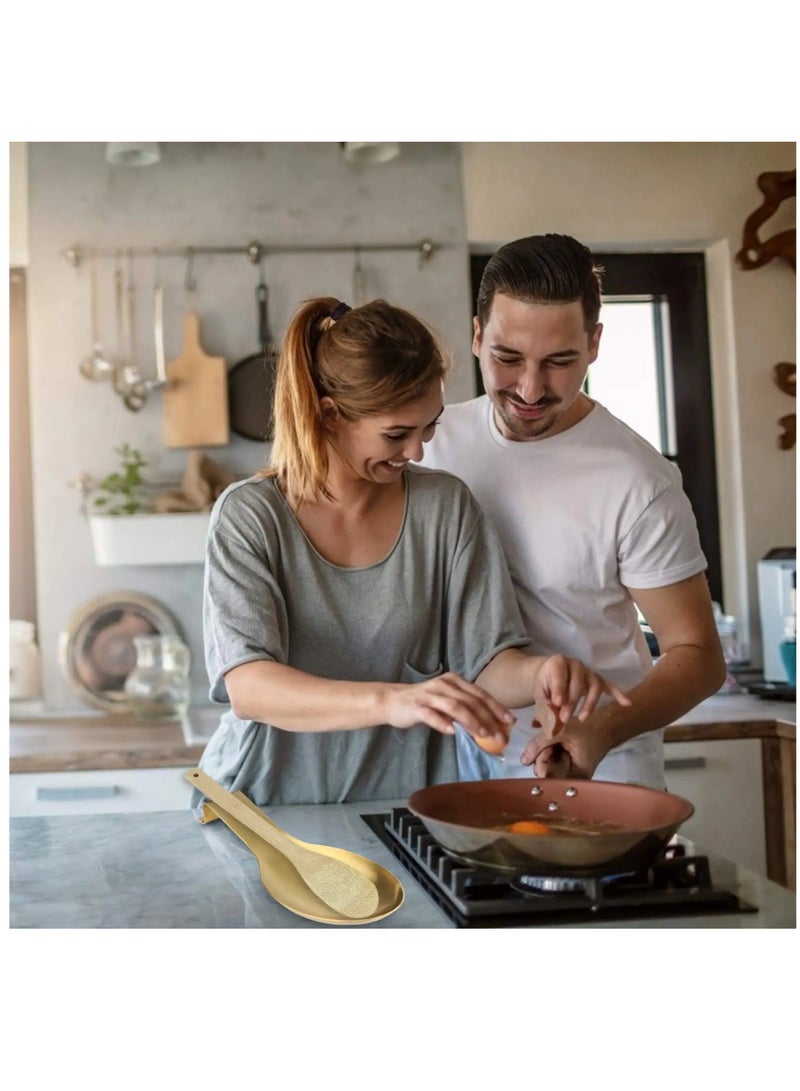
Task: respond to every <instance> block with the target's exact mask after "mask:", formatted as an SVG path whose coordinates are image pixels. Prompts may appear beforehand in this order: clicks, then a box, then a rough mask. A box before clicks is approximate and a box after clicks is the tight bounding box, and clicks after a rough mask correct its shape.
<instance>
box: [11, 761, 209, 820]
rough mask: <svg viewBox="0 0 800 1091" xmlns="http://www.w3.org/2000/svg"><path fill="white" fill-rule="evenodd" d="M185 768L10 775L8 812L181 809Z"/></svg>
mask: <svg viewBox="0 0 800 1091" xmlns="http://www.w3.org/2000/svg"><path fill="white" fill-rule="evenodd" d="M189 768H192V767H191V766H188V765H187V766H184V767H180V768H179V767H175V768H167V769H88V770H81V771H78V772H72V771H70V772H63V773H13V774H12V775H11V777H10V778H9V811H10V813H11V815H12V816H16V817H21V816H32V815H78V814H80V815H85V814H120V813H124V812H135V811H179V810H186V809H187V808H188V806H189V797H190V794H191V786H190V785H189V783H188V782H187V781H185V780H184V779H183V774H184V773H185V772H186V770H187V769H189Z"/></svg>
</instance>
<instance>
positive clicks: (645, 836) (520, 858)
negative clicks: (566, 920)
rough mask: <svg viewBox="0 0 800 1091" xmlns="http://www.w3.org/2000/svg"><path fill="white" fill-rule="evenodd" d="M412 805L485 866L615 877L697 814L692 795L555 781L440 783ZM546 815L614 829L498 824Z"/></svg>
mask: <svg viewBox="0 0 800 1091" xmlns="http://www.w3.org/2000/svg"><path fill="white" fill-rule="evenodd" d="M408 807H409V810H410V811H412V813H413V814H415V815H417V817H418V818H420V819H421V820H422V821H423V822H424V824H425V826H426V827H427V829H428V831H429V832H430V833H431V834H432V836H433V837H434V838H435V839H436V840H437V841H438V842H439V844H440V845H441V846H442V847H443V848H444V849H445V850H446V851H447V852H448V853H449V854H450V855H451V856H455V857H456V858H458V859H461V860H465V861H467V862H468V863H470V864H474V865H477V866H479V867H487V868H490V869H497V870H500V871H505V872H516V873H521V872H528V873H532V874H540V875H541V874H546V875H559V874H562V875H563V874H570V875H588V874H592V875H603V874H605V875H610V874H614V873H616V872H621V871H631V870H635V869H638V868H642V867H645V866H647V865H648V864H650V863H651V862H652V861H653V860H654V859H655V857H656V856H657V855H658V854H659V853H660V852H661V850H662V849H663V848H664V846H665V845H666V844H667V842H668V841H669V839H670V838H671V837H672V835H673V834H674V833H675V831H676V830H677V829H678V827H679V826H680V825H681V824H682V823H683V822H685V821H686V820H687V819H688V818H690V817H691V815H692V814H693V813H694V807H693V806H692V804H691V803H689V801H688V800H686V799H682V798H681V797H680V796H676V795H672V794H671V793H669V792H659V791H656V790H655V789H653V788H642V787H639V786H638V785H634V784H615V783H611V782H610V781H601V780H572V779H563V780H562V779H558V780H551V779H549V778H548V779H533V778H532V779H530V780H529V779H528V778H524V779H520V778H514V779H509V780H475V781H460V782H458V783H453V784H435V785H433V786H431V787H429V788H421V789H420V790H419V791H416V792H414V793H413V794H412V795H411V796H410V797H409V800H408ZM542 816H548V817H551V818H552V817H554V816H557V817H567V818H574V819H577V820H583V821H588V822H590V823H592V824H598V823H608V824H609V826H610V827H613V828H609V830H608V832H592V833H576V832H570V833H568V834H558V833H554V832H550V833H547V834H536V833H510V832H504V831H502V830H498V829H492V828H491V827H492V826H499V825H502V824H503V823H504V822H509V823H510V822H513V821H516V820H519V819H534V820H535V819H536V818H537V817H542ZM595 828H596V826H595Z"/></svg>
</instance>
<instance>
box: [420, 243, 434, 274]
mask: <svg viewBox="0 0 800 1091" xmlns="http://www.w3.org/2000/svg"><path fill="white" fill-rule="evenodd" d="M435 249H436V247H435V246H434V244H433V242H432V241H431V239H423V240H422V241H421V242H420V244H419V267H420V269H421V268H422V266H423V265H424V264H425V262H427V261H430V260H431V258H432V257H433V252H434V250H435Z"/></svg>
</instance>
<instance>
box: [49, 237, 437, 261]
mask: <svg viewBox="0 0 800 1091" xmlns="http://www.w3.org/2000/svg"><path fill="white" fill-rule="evenodd" d="M123 249H124V250H125V251H126V252H127V253H128V254H131V255H132V256H134V257H152V255H153V254H158V255H159V256H160V257H175V258H186V259H187V260H189V261H191V259H192V258H194V257H195V256H196V255H197V254H244V255H246V257H248V258H249V260H250V261H252V262H253V263H254V264H255V263H258V262H259V261H261V259H262V258H263V257H266V256H268V255H270V254H339V253H341V254H349V253H352V252H353V251H354V250H357V251H360V252H361V253H365V252H366V251H391V250H414V251H416V252H417V253H418V254H419V258H420V262H424V261H429V260H430V258H431V257H432V256H433V254H434V253H435V251H437V250H441V249H442V244H441V243H437V242H434V241H433V239H428V238H425V239H420V240H419V241H418V242H382V243H381V242H375V243H321V244H319V245H311V244H307V245H303V244H299V245H289V244H287V245H285V246H269V245H266V244H264V243H261V242H250V243H248V244H247V245H246V246H184V247H159V246H150V247H130V246H126V247H123ZM119 250H120V247H118V246H117V247H113V248H107V249H106V248H102V247H100V248H98V247H86V248H84V247H82V246H80V245H78V244H76V245H75V246H71V247H70V248H69V249H68V250H65V251H64V257H65V258H66V260H67V261H68V262H69V264H70V265H72V266H75V267H77V266H78V265H80V263H81V262H82V261H83V260H84V259H85V258H86V257H87V256H88V255H90V254H94V256H95V257H101V258H102V257H114V256H115V255H116V254H118V253H119Z"/></svg>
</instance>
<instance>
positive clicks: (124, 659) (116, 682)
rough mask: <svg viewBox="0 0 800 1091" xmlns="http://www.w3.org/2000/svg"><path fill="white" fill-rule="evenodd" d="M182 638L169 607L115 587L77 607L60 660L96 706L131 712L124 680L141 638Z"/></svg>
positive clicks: (61, 644) (75, 685)
mask: <svg viewBox="0 0 800 1091" xmlns="http://www.w3.org/2000/svg"><path fill="white" fill-rule="evenodd" d="M159 634H162V635H165V636H166V635H173V636H178V637H181V638H183V633H182V632H181V630H180V626H179V625H178V622H177V621H176V619H175V618H174V617H173V616H172V614H171V613H170V612H169V610H168V609H167V608H166V607H165V606H163V605H162V604H161V603H160V602H158V601H157V600H156V599H153V598H150V596H149V595H142V594H139V593H137V592H135V591H115V592H112V593H111V594H106V595H98V597H97V598H94V599H91V600H90V601H89V602H87V603H86V604H85V605H84V606H82V607H80V609H79V610H76V611H75V613H74V614H73V615H72V617H71V618H70V619H69V622H68V624H67V627H66V629H65V630H64V632H63V633H62V634H61V638H60V642H59V663H60V665H61V669H62V671H63V672H64V676H65V677H66V679H67V681H68V682H69V684H70V686H71V687H72V689H73V690H74V691H75V693H77V694H78V696H79V697H82V698H83V700H84V701H87V702H88V703H89V704H90V705H93V706H94V707H95V708H101V709H104V710H105V711H111V712H128V711H129V709H130V705H129V698H128V695H127V694H126V692H125V680H126V678H127V677H128V675H129V674H130V672H131V671H132V670H133V668H134V667H135V666H136V648H135V646H134V643H133V640H134V637H137V636H148V635H159Z"/></svg>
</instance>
